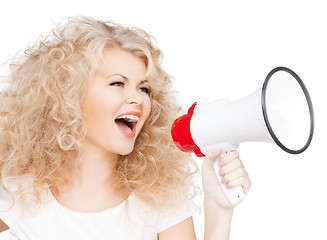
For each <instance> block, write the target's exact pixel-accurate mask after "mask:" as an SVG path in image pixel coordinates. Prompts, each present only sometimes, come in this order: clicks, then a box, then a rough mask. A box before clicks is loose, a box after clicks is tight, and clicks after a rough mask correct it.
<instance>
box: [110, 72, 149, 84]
mask: <svg viewBox="0 0 327 240" xmlns="http://www.w3.org/2000/svg"><path fill="white" fill-rule="evenodd" d="M115 75H118V76H121V77H122V78H123V79H124V80H125V81H127V82H129V78H128V77H126V76H124V75H122V74H120V73H116V74H112V75H111V76H109V77H112V76H115ZM145 83H148V84H149V81H148V80H147V79H144V80H141V81H140V82H139V85H141V84H145Z"/></svg>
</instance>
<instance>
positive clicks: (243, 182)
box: [218, 151, 252, 194]
mask: <svg viewBox="0 0 327 240" xmlns="http://www.w3.org/2000/svg"><path fill="white" fill-rule="evenodd" d="M218 164H219V166H220V171H219V175H220V176H222V178H221V183H223V184H225V185H226V187H227V188H234V187H237V186H242V188H243V191H244V193H245V194H247V193H248V191H249V190H250V188H251V185H252V182H251V180H250V178H249V175H248V173H247V171H246V170H245V168H244V165H243V163H242V161H241V160H240V159H239V153H238V152H237V151H232V152H229V153H227V154H226V155H225V156H224V157H223V158H222V159H220V160H219V163H218Z"/></svg>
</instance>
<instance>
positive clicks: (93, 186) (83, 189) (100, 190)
mask: <svg viewBox="0 0 327 240" xmlns="http://www.w3.org/2000/svg"><path fill="white" fill-rule="evenodd" d="M118 158H119V155H117V154H111V153H108V152H104V151H99V149H97V148H95V147H94V146H92V145H87V144H85V145H84V144H83V147H82V151H81V155H80V158H79V159H78V160H77V161H78V165H77V169H76V170H75V171H73V172H72V175H71V178H70V181H69V183H68V184H67V185H65V186H61V189H62V191H61V192H56V194H55V198H56V199H57V200H58V201H59V202H60V203H61V204H62V205H64V206H66V207H68V208H70V209H72V210H76V211H82V212H85V211H86V212H88V211H102V210H104V209H107V208H110V207H113V206H117V205H118V204H120V203H121V202H122V201H124V200H125V199H126V198H127V197H128V195H127V194H126V193H123V192H121V191H120V190H118V189H116V188H115V186H114V185H113V184H112V181H111V179H112V173H113V170H114V168H115V165H116V163H117V160H118Z"/></svg>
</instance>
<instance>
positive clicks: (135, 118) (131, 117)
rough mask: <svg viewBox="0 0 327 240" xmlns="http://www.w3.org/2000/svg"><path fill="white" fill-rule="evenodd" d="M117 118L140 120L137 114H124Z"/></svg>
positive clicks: (132, 120)
mask: <svg viewBox="0 0 327 240" xmlns="http://www.w3.org/2000/svg"><path fill="white" fill-rule="evenodd" d="M117 119H125V120H127V121H129V122H134V121H138V120H139V117H138V116H135V115H123V116H120V117H118V118H117Z"/></svg>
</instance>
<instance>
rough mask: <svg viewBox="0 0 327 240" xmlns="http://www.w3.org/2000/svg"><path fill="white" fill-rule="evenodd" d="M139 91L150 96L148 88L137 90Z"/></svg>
mask: <svg viewBox="0 0 327 240" xmlns="http://www.w3.org/2000/svg"><path fill="white" fill-rule="evenodd" d="M139 91H141V92H144V93H146V94H150V93H151V90H150V89H149V88H147V87H141V88H140V89H139Z"/></svg>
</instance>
